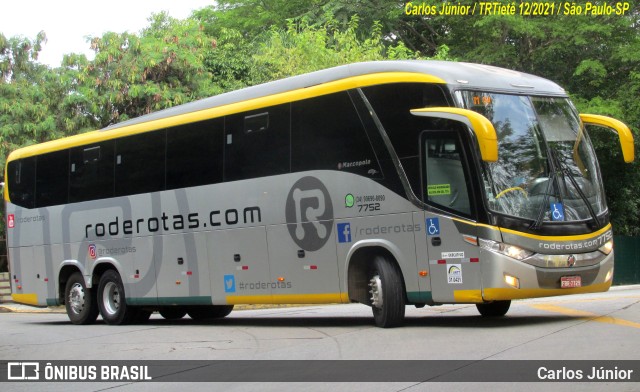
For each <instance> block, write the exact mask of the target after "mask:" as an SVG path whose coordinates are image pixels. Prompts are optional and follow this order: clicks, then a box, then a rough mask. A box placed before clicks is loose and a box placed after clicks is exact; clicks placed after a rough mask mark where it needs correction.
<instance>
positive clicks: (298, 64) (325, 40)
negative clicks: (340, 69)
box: [253, 15, 416, 81]
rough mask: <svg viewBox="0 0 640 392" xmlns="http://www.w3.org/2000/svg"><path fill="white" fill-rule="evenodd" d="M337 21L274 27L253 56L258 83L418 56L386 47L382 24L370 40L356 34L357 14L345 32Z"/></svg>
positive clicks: (400, 48)
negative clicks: (376, 61) (334, 68)
mask: <svg viewBox="0 0 640 392" xmlns="http://www.w3.org/2000/svg"><path fill="white" fill-rule="evenodd" d="M335 22H336V21H335V20H334V19H329V20H328V21H327V22H326V23H325V24H324V25H323V26H312V25H310V24H309V22H308V20H306V19H303V20H302V21H300V22H294V21H290V22H289V25H288V27H287V29H286V30H282V29H277V28H274V29H272V30H271V32H270V34H269V35H268V39H267V40H266V41H265V42H264V43H263V44H262V45H261V46H260V48H259V49H258V52H257V53H256V54H255V55H254V56H253V59H254V61H256V63H257V65H258V66H256V67H255V70H256V73H257V76H256V77H255V79H256V80H257V81H268V80H273V79H280V78H284V77H287V76H292V75H298V74H302V73H307V72H312V71H316V70H319V69H324V68H329V67H333V66H337V65H342V64H349V63H353V62H358V61H369V60H383V59H410V58H416V55H415V54H414V53H413V52H412V51H411V50H409V49H408V48H407V47H406V46H404V45H403V44H401V43H400V44H398V45H393V46H389V47H387V46H385V45H384V43H383V38H382V34H381V25H380V24H379V23H374V24H373V26H371V32H370V34H369V36H368V37H365V38H363V39H360V38H359V37H358V35H357V31H358V26H359V18H358V16H357V15H354V16H353V17H352V18H351V20H350V21H349V24H348V25H347V27H346V29H344V30H341V29H339V28H338V27H337V26H336V25H337V24H336V23H335Z"/></svg>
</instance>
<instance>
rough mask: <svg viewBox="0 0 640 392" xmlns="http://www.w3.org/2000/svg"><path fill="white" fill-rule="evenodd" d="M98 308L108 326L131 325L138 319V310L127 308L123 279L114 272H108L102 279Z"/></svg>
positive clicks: (99, 286)
mask: <svg viewBox="0 0 640 392" xmlns="http://www.w3.org/2000/svg"><path fill="white" fill-rule="evenodd" d="M98 306H99V307H100V315H101V316H102V319H103V320H104V322H105V323H107V324H111V325H122V324H130V323H131V322H133V321H134V320H135V318H136V313H137V309H136V308H132V307H130V306H127V302H126V300H125V293H124V285H123V284H122V279H121V278H120V275H119V274H118V273H117V272H116V271H114V270H107V271H105V273H104V274H102V276H101V277H100V283H98Z"/></svg>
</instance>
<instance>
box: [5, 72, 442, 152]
mask: <svg viewBox="0 0 640 392" xmlns="http://www.w3.org/2000/svg"><path fill="white" fill-rule="evenodd" d="M388 83H439V84H446V82H445V81H444V80H443V79H440V78H438V77H436V76H432V75H428V74H422V73H411V72H382V73H374V74H370V75H360V76H353V77H348V78H345V79H341V80H336V81H333V82H328V83H323V84H319V85H316V86H311V87H306V88H299V89H296V90H291V91H286V92H282V93H278V94H274V95H268V96H265V97H258V98H253V99H249V100H246V101H241V102H236V103H232V104H227V105H223V106H217V107H213V108H208V109H203V110H200V111H196V112H191V113H183V114H177V115H175V116H171V117H167V118H162V119H157V120H151V121H147V122H143V123H139V124H133V125H128V126H124V127H122V128H116V129H113V130H108V131H92V132H87V133H84V134H80V135H76V136H70V137H67V138H63V139H59V140H54V141H50V142H46V143H41V144H36V145H33V146H29V147H25V148H21V149H19V150H16V151H14V152H13V153H11V155H9V158H8V159H7V163H8V162H11V161H13V160H16V159H20V158H27V157H31V156H35V155H39V154H45V153H48V152H53V151H59V150H64V149H67V148H73V147H78V146H83V145H87V144H92V143H97V142H102V141H105V140H111V139H117V138H120V137H124V136H130V135H136V134H140V133H144V132H149V131H155V130H159V129H163V128H169V127H174V126H177V125H182V124H189V123H193V122H197V121H203V120H207V119H211V118H218V117H222V116H226V115H230V114H236V113H241V112H245V111H249V110H254V109H260V108H265V107H269V106H275V105H280V104H283V103H288V102H295V101H300V100H303V99H308V98H314V97H318V96H322V95H327V94H331V93H335V92H339V91H346V90H350V89H354V88H358V87H366V86H373V85H379V84H388Z"/></svg>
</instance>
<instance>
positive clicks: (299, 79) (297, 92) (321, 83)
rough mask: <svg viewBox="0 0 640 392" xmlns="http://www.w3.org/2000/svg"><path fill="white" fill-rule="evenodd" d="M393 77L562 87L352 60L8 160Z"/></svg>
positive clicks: (478, 85) (521, 90)
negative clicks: (345, 63) (353, 61)
mask: <svg viewBox="0 0 640 392" xmlns="http://www.w3.org/2000/svg"><path fill="white" fill-rule="evenodd" d="M398 82H422V83H439V84H445V85H448V86H449V88H451V89H478V90H490V91H495V92H508V93H516V94H527V95H551V96H566V93H565V91H564V90H563V89H562V88H561V87H559V86H558V85H557V84H555V83H553V82H551V81H550V80H547V79H544V78H541V77H538V76H534V75H529V74H525V73H521V72H517V71H511V70H508V69H504V68H498V67H493V66H488V65H481V64H470V63H459V62H449V61H432V60H405V61H374V62H364V63H355V64H349V65H343V66H339V67H335V68H330V69H326V70H322V71H316V72H312V73H308V74H303V75H298V76H293V77H290V78H286V79H282V80H277V81H274V82H269V83H265V84H261V85H257V86H253V87H248V88H244V89H241V90H237V91H233V92H229V93H224V94H220V95H216V96H213V97H210V98H205V99H201V100H198V101H194V102H191V103H187V104H183V105H179V106H175V107H172V108H169V109H164V110H160V111H158V112H154V113H150V114H147V115H144V116H140V117H136V118H133V119H130V120H126V121H123V122H120V123H117V124H114V125H110V126H108V127H106V128H103V129H100V130H97V131H93V132H87V133H82V134H79V135H75V136H70V137H66V138H62V139H58V140H53V141H49V142H45V143H41V144H36V145H32V146H28V147H24V148H20V149H18V150H16V151H13V152H12V153H11V154H10V155H9V157H8V158H7V163H8V162H10V161H13V160H16V159H20V158H26V157H29V156H34V155H39V154H44V153H47V152H52V151H60V150H63V149H66V148H73V147H77V146H82V145H88V144H92V143H97V142H100V141H104V140H109V139H115V138H119V137H123V136H127V135H133V134H138V133H143V132H148V131H152V130H156V129H163V128H169V127H173V126H176V125H180V124H186V123H191V122H196V121H202V120H205V119H208V118H215V117H219V116H225V115H228V114H234V113H241V112H244V111H248V110H255V109H259V108H263V107H268V106H274V105H278V104H282V103H286V102H292V101H296V100H301V99H306V98H311V97H315V96H320V95H324V94H330V93H333V92H337V91H344V90H348V89H352V88H357V87H364V86H371V85H376V84H383V83H398Z"/></svg>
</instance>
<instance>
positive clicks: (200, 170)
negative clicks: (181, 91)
mask: <svg viewBox="0 0 640 392" xmlns="http://www.w3.org/2000/svg"><path fill="white" fill-rule="evenodd" d="M223 139H224V120H223V119H222V118H216V119H212V120H206V121H201V122H197V123H192V124H185V125H179V126H177V127H174V128H169V129H168V130H167V189H178V188H186V187H190V186H198V185H208V184H217V183H220V182H222V162H223V160H222V157H223V146H224V145H223Z"/></svg>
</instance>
